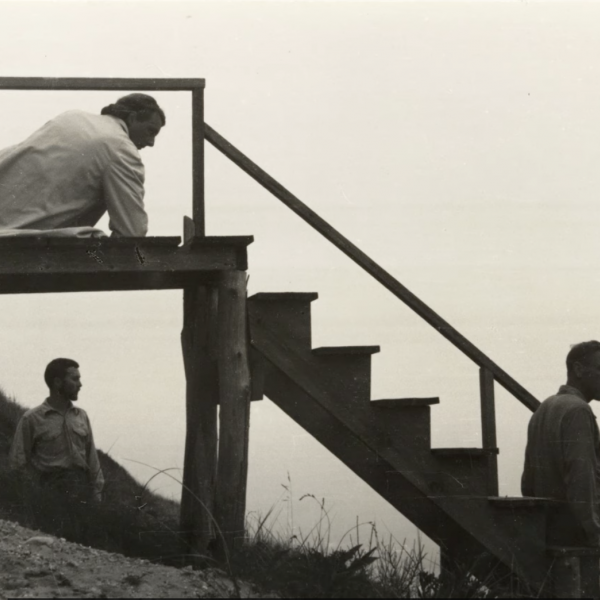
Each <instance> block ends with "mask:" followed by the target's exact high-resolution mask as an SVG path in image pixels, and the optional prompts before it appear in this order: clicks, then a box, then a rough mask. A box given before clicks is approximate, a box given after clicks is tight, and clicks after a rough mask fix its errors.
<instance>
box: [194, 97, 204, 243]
mask: <svg viewBox="0 0 600 600" xmlns="http://www.w3.org/2000/svg"><path fill="white" fill-rule="evenodd" d="M192 198H193V218H194V226H195V235H196V236H197V237H204V235H205V234H206V231H205V212H204V90H203V89H202V88H198V89H195V90H194V91H193V92H192Z"/></svg>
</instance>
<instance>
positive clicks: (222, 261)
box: [0, 241, 239, 276]
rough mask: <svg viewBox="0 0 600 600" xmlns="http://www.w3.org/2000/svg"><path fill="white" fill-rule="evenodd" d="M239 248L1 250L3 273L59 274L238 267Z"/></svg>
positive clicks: (223, 245) (227, 245)
mask: <svg viewBox="0 0 600 600" xmlns="http://www.w3.org/2000/svg"><path fill="white" fill-rule="evenodd" d="M238 263H239V248H238V246H237V245H236V244H232V243H221V244H207V245H204V246H183V247H168V246H167V247H163V246H160V245H159V246H156V245H145V244H143V243H142V244H133V245H121V244H98V243H94V242H92V241H90V242H89V243H88V244H77V245H73V246H66V245H50V246H47V247H40V246H36V245H35V244H32V245H23V244H16V245H15V247H11V246H4V247H2V248H1V249H0V276H1V275H21V274H29V275H32V276H35V275H40V274H45V275H49V274H55V273H56V274H58V273H70V274H78V273H102V272H106V273H118V272H131V273H151V272H154V273H156V272H159V273H160V272H199V271H205V270H222V269H236V268H239V265H238Z"/></svg>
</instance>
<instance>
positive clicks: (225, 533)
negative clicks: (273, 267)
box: [215, 271, 251, 559]
mask: <svg viewBox="0 0 600 600" xmlns="http://www.w3.org/2000/svg"><path fill="white" fill-rule="evenodd" d="M218 363H219V403H220V412H219V420H220V430H219V464H218V468H217V488H216V499H215V511H216V515H217V522H218V523H219V527H220V528H221V534H222V536H221V535H219V537H218V539H217V556H218V557H219V558H221V559H222V558H224V557H225V556H226V553H227V552H230V551H231V550H232V549H233V548H234V547H235V546H236V545H237V544H238V543H239V542H241V541H242V540H243V535H244V521H245V511H246V480H247V475H248V436H249V429H250V389H251V384H250V368H249V357H248V335H247V316H246V273H245V272H244V271H226V272H224V273H223V274H222V278H221V282H220V285H219V321H218Z"/></svg>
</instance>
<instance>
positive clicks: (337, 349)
mask: <svg viewBox="0 0 600 600" xmlns="http://www.w3.org/2000/svg"><path fill="white" fill-rule="evenodd" d="M380 350H381V348H380V347H379V346H320V347H319V348H313V351H312V352H313V354H315V355H317V356H337V355H339V354H342V355H343V354H377V353H378V352H379V351H380Z"/></svg>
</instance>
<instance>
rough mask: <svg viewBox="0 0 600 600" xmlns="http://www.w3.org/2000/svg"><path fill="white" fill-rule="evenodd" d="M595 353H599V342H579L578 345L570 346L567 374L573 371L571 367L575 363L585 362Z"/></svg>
mask: <svg viewBox="0 0 600 600" xmlns="http://www.w3.org/2000/svg"><path fill="white" fill-rule="evenodd" d="M595 352H600V342H597V341H596V340H590V341H589V342H581V343H580V344H574V345H573V346H571V349H570V350H569V353H568V354H567V373H570V372H571V371H572V370H573V365H574V364H575V363H576V362H578V363H582V362H583V363H585V362H587V360H588V359H589V358H590V356H591V355H592V354H594V353H595Z"/></svg>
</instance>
